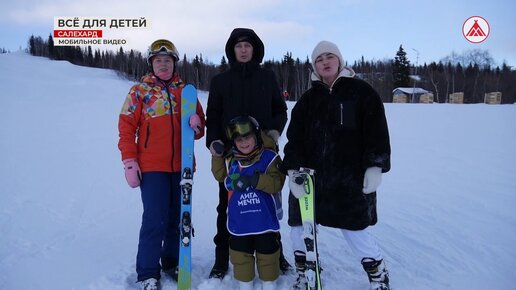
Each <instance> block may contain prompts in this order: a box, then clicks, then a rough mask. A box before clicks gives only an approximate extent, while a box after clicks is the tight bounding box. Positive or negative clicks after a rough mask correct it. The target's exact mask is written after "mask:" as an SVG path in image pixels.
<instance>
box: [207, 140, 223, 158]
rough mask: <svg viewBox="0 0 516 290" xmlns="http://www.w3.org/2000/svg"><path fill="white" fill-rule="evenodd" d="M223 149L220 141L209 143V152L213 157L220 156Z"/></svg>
mask: <svg viewBox="0 0 516 290" xmlns="http://www.w3.org/2000/svg"><path fill="white" fill-rule="evenodd" d="M225 149H226V148H225V147H224V143H222V141H220V140H215V141H213V142H211V145H210V152H211V154H212V155H214V156H222V154H223V153H224V150H225Z"/></svg>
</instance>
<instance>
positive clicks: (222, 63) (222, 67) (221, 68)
mask: <svg viewBox="0 0 516 290" xmlns="http://www.w3.org/2000/svg"><path fill="white" fill-rule="evenodd" d="M228 68H229V67H228V62H227V61H226V57H224V56H222V59H221V60H220V65H219V67H218V71H219V73H222V72H225V71H227V70H228Z"/></svg>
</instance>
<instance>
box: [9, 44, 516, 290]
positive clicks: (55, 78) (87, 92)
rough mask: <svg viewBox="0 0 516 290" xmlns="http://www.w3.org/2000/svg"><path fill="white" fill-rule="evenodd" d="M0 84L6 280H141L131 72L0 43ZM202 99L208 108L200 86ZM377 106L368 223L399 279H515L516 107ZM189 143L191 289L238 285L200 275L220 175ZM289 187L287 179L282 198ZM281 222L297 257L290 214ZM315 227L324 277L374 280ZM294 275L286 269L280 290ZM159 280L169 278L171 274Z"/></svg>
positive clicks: (337, 288)
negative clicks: (129, 131) (121, 123)
mask: <svg viewBox="0 0 516 290" xmlns="http://www.w3.org/2000/svg"><path fill="white" fill-rule="evenodd" d="M0 84H1V87H2V92H1V93H0V110H1V114H0V118H1V119H0V120H1V126H0V184H1V185H2V186H1V187H0V289H10V290H17V289H20V290H26V289H78V290H79V289H135V288H136V287H137V285H136V284H135V283H134V282H135V280H136V274H135V256H136V249H137V243H138V231H139V225H140V219H141V214H142V206H141V200H140V195H139V190H138V189H131V188H129V187H128V186H127V184H126V181H125V178H124V174H123V166H122V162H121V160H120V154H119V151H118V148H117V142H118V130H117V122H118V114H119V112H120V109H121V106H122V103H123V100H124V98H125V96H126V94H127V92H128V90H129V88H130V86H131V85H132V83H131V82H129V81H126V80H122V79H120V78H119V77H118V76H117V75H116V74H115V73H114V72H112V71H109V70H102V69H95V68H86V67H80V66H75V65H72V64H70V63H68V62H65V61H51V60H48V59H46V58H41V57H33V56H30V55H27V54H25V53H21V52H17V53H10V54H0ZM199 98H200V100H201V102H202V104H203V106H204V108H206V101H207V93H206V92H201V93H200V95H199ZM293 106H294V103H288V107H289V110H291V109H292V107H293ZM385 107H386V112H387V118H388V123H389V128H390V133H391V146H392V170H391V171H390V172H389V173H387V174H385V175H384V176H383V183H382V185H381V186H380V189H379V192H378V205H379V223H378V224H377V225H376V226H375V227H373V228H372V233H373V235H374V236H375V237H376V238H377V241H378V243H379V244H380V246H381V248H382V249H383V250H384V253H385V258H386V261H387V266H388V269H389V271H390V276H391V281H392V286H393V288H394V289H396V290H413V289H418V290H426V289H428V290H430V289H432V290H435V289H454V290H462V289H468V290H474V289H477V290H485V289H515V286H514V285H515V284H514V278H516V275H515V274H514V269H515V266H516V250H515V247H514V245H516V231H515V228H516V211H515V210H514V208H515V206H516V170H515V169H514V168H515V164H516V154H515V149H516V128H515V124H516V106H515V105H493V106H489V105H484V104H474V105H451V104H432V105H427V104H386V105H385ZM289 114H290V113H289ZM285 143H286V138H285V137H284V136H282V137H281V138H280V145H281V147H283V146H284V144H285ZM195 152H196V158H197V169H198V171H197V173H196V175H195V184H194V189H193V195H194V198H193V200H194V203H193V223H194V226H195V234H196V236H195V238H194V239H193V242H192V243H193V244H192V245H193V250H192V255H193V277H192V284H193V288H194V289H203V290H209V289H217V290H220V289H235V288H236V287H237V283H236V281H235V280H234V279H233V278H232V274H231V273H230V274H229V275H228V276H226V278H225V279H224V280H223V281H214V280H208V279H207V276H208V273H209V271H210V269H211V266H212V263H213V256H214V246H213V242H212V238H213V236H214V234H215V229H216V226H215V218H216V210H215V207H216V204H217V199H218V195H217V183H216V181H215V180H214V178H213V177H212V176H211V172H210V168H209V166H210V156H209V151H208V150H207V149H206V147H205V146H204V139H202V140H200V141H197V142H196V148H195ZM287 193H288V188H287V186H285V187H284V188H283V198H284V205H286V204H287V202H286V199H287ZM285 210H287V208H286V207H285ZM281 226H282V229H281V232H282V236H283V244H284V248H285V253H286V256H287V259H288V260H289V261H290V262H291V263H293V260H294V259H293V254H292V251H291V246H290V240H289V228H288V225H287V224H286V219H284V220H283V221H281ZM318 239H319V249H320V256H321V263H322V266H323V268H324V271H323V273H322V280H323V284H324V289H326V290H342V289H344V290H345V289H349V290H356V289H364V290H365V289H368V281H367V276H366V274H365V273H364V271H363V270H362V267H361V265H360V262H359V259H358V258H356V257H353V255H352V253H351V251H350V249H349V247H348V246H347V244H346V243H345V242H344V240H343V238H342V237H341V235H340V232H339V231H338V230H336V229H331V228H322V227H321V228H320V231H319V236H318ZM294 280H295V277H294V275H286V276H281V277H280V279H279V282H278V285H279V287H278V289H289V287H290V285H291V284H292V282H293V281H294ZM162 284H163V289H176V285H175V283H174V282H172V281H171V280H170V279H164V280H163V281H162ZM255 288H256V289H260V282H259V280H258V279H256V280H255Z"/></svg>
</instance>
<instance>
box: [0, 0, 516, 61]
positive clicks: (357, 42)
mask: <svg viewBox="0 0 516 290" xmlns="http://www.w3.org/2000/svg"><path fill="white" fill-rule="evenodd" d="M0 1H1V4H2V5H1V7H2V8H1V9H0V48H5V49H8V50H11V51H15V50H18V49H19V48H20V47H21V48H26V47H27V40H28V38H29V37H30V35H31V34H33V35H35V36H41V37H43V38H44V39H47V38H48V35H49V34H50V33H52V32H53V29H54V17H57V16H59V17H75V16H77V17H91V18H95V17H98V18H102V17H104V18H105V17H112V18H131V19H139V18H140V17H145V18H146V19H147V20H149V21H150V23H151V27H150V28H149V29H147V30H123V31H121V30H115V29H110V30H108V31H105V32H104V34H105V35H108V36H109V37H110V38H117V39H121V38H123V39H126V40H127V44H126V45H124V49H125V50H129V49H136V50H139V51H141V52H145V51H146V49H147V47H148V45H149V44H150V43H151V42H152V41H153V40H155V39H157V38H168V39H170V40H171V41H172V42H174V43H175V44H176V46H177V48H178V49H179V52H180V54H181V55H183V54H185V53H186V55H187V57H188V58H192V57H194V56H195V55H196V54H202V55H203V57H204V59H205V60H207V61H210V62H213V63H220V60H221V58H222V56H223V55H224V45H225V43H226V40H227V38H228V36H229V34H230V33H231V30H232V29H233V28H235V27H248V28H252V29H254V30H255V31H256V33H257V34H258V35H259V36H260V37H261V38H262V40H263V42H264V43H265V59H266V60H268V59H276V60H279V59H281V58H282V56H283V55H284V54H285V53H286V52H287V51H288V52H292V55H293V57H294V58H296V57H298V58H300V59H301V60H304V59H305V58H306V57H307V56H309V55H311V52H312V49H313V48H314V46H315V45H316V44H317V42H319V41H320V40H329V41H332V42H335V43H336V44H337V45H338V46H339V48H340V50H341V53H342V55H343V57H344V58H345V59H346V60H347V61H348V62H349V63H353V62H354V61H355V60H359V59H360V58H361V57H362V56H364V58H365V59H366V60H384V59H387V58H389V59H391V58H393V57H394V56H395V54H396V51H397V50H398V48H399V46H400V44H401V45H403V47H404V48H405V50H406V52H407V56H408V58H409V60H410V61H411V63H415V62H416V61H418V63H419V64H422V63H424V62H426V63H430V62H432V61H439V60H440V59H442V58H443V57H445V56H448V55H450V54H451V53H452V51H454V52H456V53H459V54H460V53H462V52H464V51H466V50H470V49H476V48H479V49H485V50H488V51H489V52H490V53H491V56H492V57H493V58H494V60H495V62H496V63H497V64H501V63H502V62H504V61H505V62H506V63H507V64H509V65H511V66H513V67H516V15H515V11H516V1H514V0H490V1H487V0H486V1H479V0H459V1H453V0H431V1H415V0H413V1H408V0H391V1H383V0H378V1H374V0H327V1H315V0H259V1H245V0H244V1H242V0H200V1H199V0H182V1H177V0H153V1H141V0H140V1H133V0H124V1H122V0H115V1H108V0H88V1H86V0H38V1H36V0H17V1H9V3H6V2H7V0H0ZM471 16H482V17H483V18H485V19H486V20H487V21H488V23H489V26H490V35H489V37H488V38H487V40H485V41H484V42H482V43H480V44H474V43H470V42H468V41H467V40H466V39H465V38H464V36H463V34H462V26H463V24H464V22H465V21H466V20H467V19H468V18H469V17H471ZM111 48H112V49H114V50H116V49H118V48H119V47H118V46H111ZM417 52H419V58H418V57H417V56H418V53H417Z"/></svg>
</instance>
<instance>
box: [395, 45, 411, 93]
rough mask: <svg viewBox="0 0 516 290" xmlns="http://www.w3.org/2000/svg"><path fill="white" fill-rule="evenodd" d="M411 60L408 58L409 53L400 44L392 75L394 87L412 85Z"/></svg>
mask: <svg viewBox="0 0 516 290" xmlns="http://www.w3.org/2000/svg"><path fill="white" fill-rule="evenodd" d="M409 73H410V62H409V61H408V59H407V53H406V52H405V50H404V49H403V46H402V45H400V48H399V49H398V52H397V53H396V57H395V58H394V62H393V64H392V76H393V78H394V88H398V87H409V86H410V78H409Z"/></svg>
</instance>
